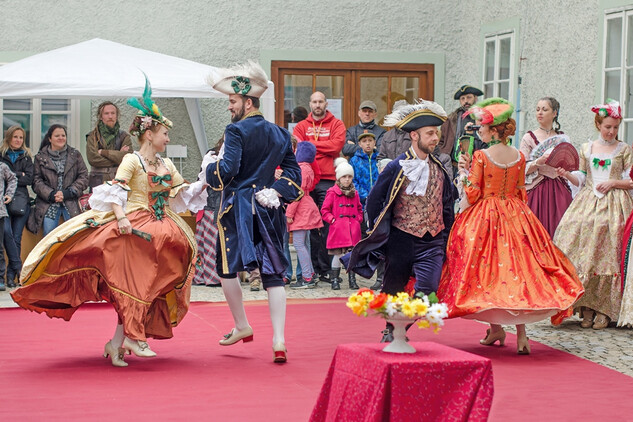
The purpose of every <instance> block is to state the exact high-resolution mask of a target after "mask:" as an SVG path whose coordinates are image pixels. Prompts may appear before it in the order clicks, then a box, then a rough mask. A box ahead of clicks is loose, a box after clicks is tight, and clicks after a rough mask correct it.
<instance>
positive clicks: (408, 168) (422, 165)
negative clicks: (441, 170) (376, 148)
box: [400, 148, 429, 196]
mask: <svg viewBox="0 0 633 422" xmlns="http://www.w3.org/2000/svg"><path fill="white" fill-rule="evenodd" d="M411 151H412V152H413V154H414V155H415V151H413V148H411ZM400 166H401V167H402V171H403V173H404V175H405V176H407V179H409V186H407V190H406V193H407V195H416V196H424V195H425V194H426V188H427V186H428V184H429V157H428V156H427V157H426V158H425V159H424V160H420V159H419V158H418V157H417V155H416V157H415V158H414V159H413V160H400Z"/></svg>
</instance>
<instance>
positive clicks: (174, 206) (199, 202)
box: [164, 158, 208, 213]
mask: <svg viewBox="0 0 633 422" xmlns="http://www.w3.org/2000/svg"><path fill="white" fill-rule="evenodd" d="M164 161H165V165H166V166H167V169H168V170H169V173H171V180H172V189H171V192H170V193H169V198H170V199H169V207H170V208H171V210H172V211H174V212H176V213H181V212H185V211H187V210H189V211H191V212H194V213H195V212H198V211H200V210H202V209H204V207H205V205H207V197H208V194H207V189H206V187H207V185H206V183H205V181H203V180H198V181H196V182H194V183H191V184H189V183H186V182H185V179H184V178H183V177H182V175H181V174H180V173H179V172H178V170H177V169H176V166H174V163H172V161H171V160H170V159H169V158H165V159H164Z"/></svg>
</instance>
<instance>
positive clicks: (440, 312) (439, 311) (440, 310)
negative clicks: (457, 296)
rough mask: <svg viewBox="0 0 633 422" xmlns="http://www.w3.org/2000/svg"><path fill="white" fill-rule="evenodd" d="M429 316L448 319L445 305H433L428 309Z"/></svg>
mask: <svg viewBox="0 0 633 422" xmlns="http://www.w3.org/2000/svg"><path fill="white" fill-rule="evenodd" d="M428 313H429V314H431V315H436V316H437V317H438V318H446V317H448V307H447V306H446V304H445V303H434V304H433V305H431V306H430V307H429V312H428Z"/></svg>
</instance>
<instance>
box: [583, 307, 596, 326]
mask: <svg viewBox="0 0 633 422" xmlns="http://www.w3.org/2000/svg"><path fill="white" fill-rule="evenodd" d="M595 314H596V313H595V312H594V311H593V309H589V308H583V310H582V322H581V323H580V326H581V327H582V328H591V326H592V325H593V317H594V316H595Z"/></svg>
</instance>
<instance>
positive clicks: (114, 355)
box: [103, 340, 127, 367]
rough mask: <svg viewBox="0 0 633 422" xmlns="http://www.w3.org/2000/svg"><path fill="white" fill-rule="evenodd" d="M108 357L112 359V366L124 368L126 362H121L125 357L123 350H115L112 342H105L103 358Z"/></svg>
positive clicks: (120, 348)
mask: <svg viewBox="0 0 633 422" xmlns="http://www.w3.org/2000/svg"><path fill="white" fill-rule="evenodd" d="M108 356H110V358H111V359H112V366H119V367H126V366H127V362H125V361H124V360H123V358H124V357H125V349H124V348H122V347H119V348H116V347H114V346H113V345H112V340H110V341H109V342H107V343H106V344H105V346H104V348H103V357H104V358H107V357H108Z"/></svg>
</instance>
